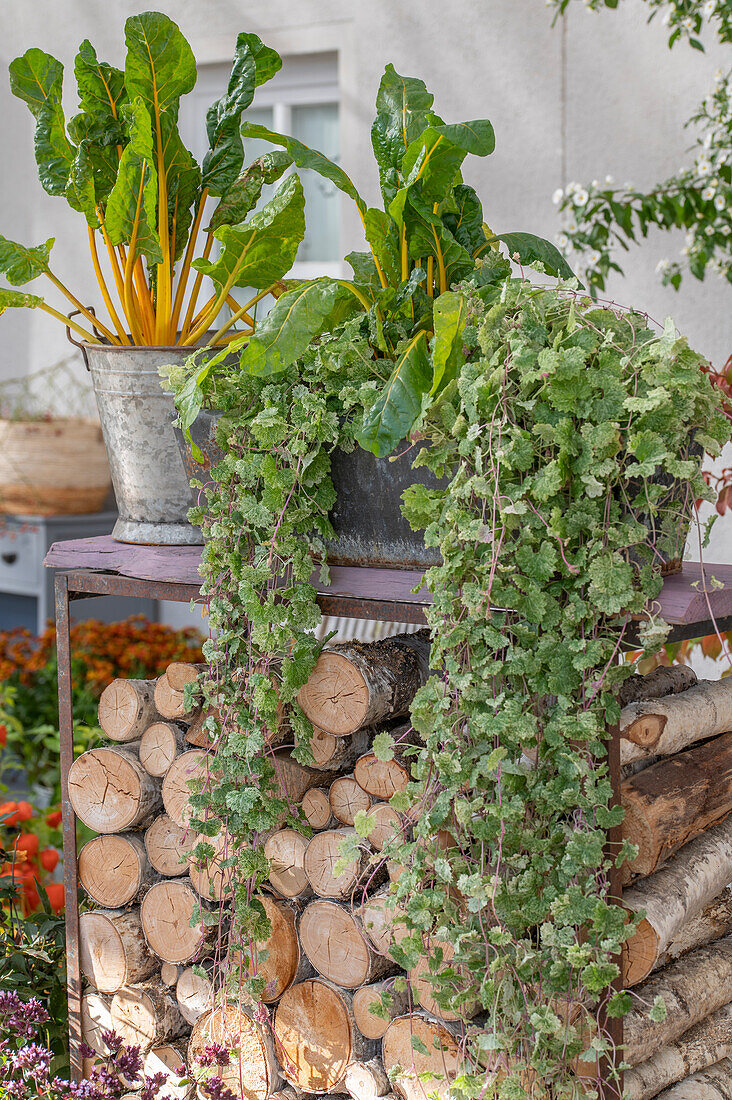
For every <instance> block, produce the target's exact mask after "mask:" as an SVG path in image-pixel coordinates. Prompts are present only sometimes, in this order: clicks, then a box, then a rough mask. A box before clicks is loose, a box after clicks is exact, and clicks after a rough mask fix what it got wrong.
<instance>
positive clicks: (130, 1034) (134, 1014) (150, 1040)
mask: <svg viewBox="0 0 732 1100" xmlns="http://www.w3.org/2000/svg"><path fill="white" fill-rule="evenodd" d="M110 1011H111V1016H112V1027H113V1029H114V1031H116V1033H117V1034H118V1035H119V1037H120V1038H121V1039H122V1041H123V1043H124V1044H125V1046H137V1047H139V1048H140V1050H141V1051H143V1052H144V1051H147V1050H149V1049H150V1047H152V1046H156V1045H157V1044H159V1043H166V1042H167V1041H168V1040H169V1039H176V1038H177V1037H178V1036H179V1035H183V1034H185V1032H186V1031H187V1030H188V1029H187V1026H186V1022H185V1020H184V1019H183V1017H182V1016H181V1014H180V1011H179V1009H178V1002H177V1001H176V999H175V997H174V996H173V994H172V993H171V992H170V990H169V989H166V987H165V986H164V985H163V983H162V982H161V981H160V980H158V979H153V980H151V981H148V982H144V983H142V984H140V985H131V986H125V988H124V989H120V990H119V992H117V993H115V995H114V997H113V998H112V1007H111V1010H110Z"/></svg>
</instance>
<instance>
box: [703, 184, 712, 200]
mask: <svg viewBox="0 0 732 1100" xmlns="http://www.w3.org/2000/svg"><path fill="white" fill-rule="evenodd" d="M701 195H702V198H703V199H704V201H705V202H709V200H710V199H713V198H714V188H713V187H705V188H704V190H703V191H702V193H701Z"/></svg>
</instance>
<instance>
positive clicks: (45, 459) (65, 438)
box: [0, 417, 111, 516]
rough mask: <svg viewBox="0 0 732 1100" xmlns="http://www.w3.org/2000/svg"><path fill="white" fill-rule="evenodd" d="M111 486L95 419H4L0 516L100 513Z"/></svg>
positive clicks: (0, 427) (0, 452) (0, 437)
mask: <svg viewBox="0 0 732 1100" xmlns="http://www.w3.org/2000/svg"><path fill="white" fill-rule="evenodd" d="M110 488H111V483H110V476H109V463H108V462H107V454H106V451H105V449H104V440H103V438H102V432H101V429H100V427H99V424H98V423H97V421H96V420H88V419H83V418H81V417H70V418H66V417H58V418H50V419H48V420H0V512H3V513H6V514H12V515H28V514H31V515H38V516H53V515H57V516H58V515H84V514H87V513H90V512H100V511H102V509H103V508H104V505H105V502H106V499H107V496H108V495H109V490H110Z"/></svg>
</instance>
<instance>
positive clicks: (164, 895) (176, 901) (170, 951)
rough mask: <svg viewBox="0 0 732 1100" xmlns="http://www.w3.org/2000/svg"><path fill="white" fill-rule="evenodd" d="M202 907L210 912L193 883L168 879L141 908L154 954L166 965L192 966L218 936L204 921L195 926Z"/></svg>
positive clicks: (154, 887)
mask: <svg viewBox="0 0 732 1100" xmlns="http://www.w3.org/2000/svg"><path fill="white" fill-rule="evenodd" d="M199 905H200V906H201V907H202V908H206V903H205V902H204V901H202V900H200V899H199V897H198V895H197V894H196V892H195V890H194V889H193V887H192V886H191V885H190V883H188V882H184V881H181V879H176V878H171V879H164V880H163V882H158V883H156V884H155V886H152V887H151V888H150V889H149V890H148V892H147V893H146V894H145V897H144V898H143V899H142V905H141V906H140V919H141V922H142V928H143V931H144V933H145V939H146V940H147V942H148V945H149V947H150V950H151V951H153V952H154V953H155V954H156V955H157V956H158V958H159V959H162V961H163V962H169V963H176V964H177V965H182V964H184V963H187V962H190V961H191V959H194V958H195V957H196V955H197V954H198V952H199V951H200V949H201V947H202V946H203V944H204V943H205V942H206V940H207V939H210V938H212V937H213V936H214V935H215V932H216V929H215V928H213V927H209V926H206V925H204V924H203V922H202V921H201V920H197V921H195V922H194V923H193V924H191V920H192V919H193V913H194V911H195V910H196V909H197V908H198V907H199Z"/></svg>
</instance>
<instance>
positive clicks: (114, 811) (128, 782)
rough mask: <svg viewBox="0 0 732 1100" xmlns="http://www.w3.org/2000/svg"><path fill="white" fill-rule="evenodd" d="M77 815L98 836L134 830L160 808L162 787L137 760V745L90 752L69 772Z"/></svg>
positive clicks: (83, 755)
mask: <svg viewBox="0 0 732 1100" xmlns="http://www.w3.org/2000/svg"><path fill="white" fill-rule="evenodd" d="M69 799H70V800H71V805H72V806H73V808H74V812H75V813H76V815H77V817H79V818H80V819H81V820H82V821H83V822H84V824H85V825H87V826H88V827H89V828H90V829H93V830H94V832H95V833H119V832H122V831H123V830H125V829H134V827H135V826H136V825H139V824H142V823H143V821H144V820H145V819H146V818H149V817H150V816H151V814H153V813H155V812H156V811H157V810H158V809H159V807H160V784H159V782H158V781H157V780H155V779H153V778H152V776H150V775H148V773H147V772H146V771H145V769H144V768H143V767H142V765H141V764H140V761H139V760H138V758H137V745H125V746H124V747H121V746H120V747H119V748H118V747H116V746H115V747H112V746H105V747H102V748H98V749H89V750H88V751H87V752H85V753H82V754H81V756H79V757H77V759H76V760H75V761H74V762H73V764H72V765H71V767H70V768H69Z"/></svg>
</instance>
